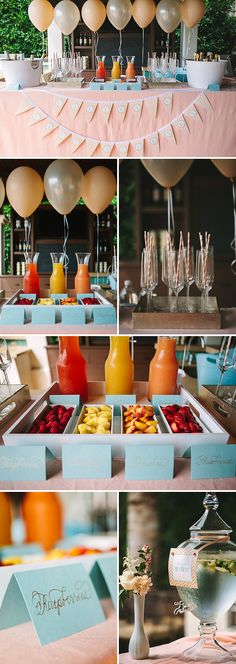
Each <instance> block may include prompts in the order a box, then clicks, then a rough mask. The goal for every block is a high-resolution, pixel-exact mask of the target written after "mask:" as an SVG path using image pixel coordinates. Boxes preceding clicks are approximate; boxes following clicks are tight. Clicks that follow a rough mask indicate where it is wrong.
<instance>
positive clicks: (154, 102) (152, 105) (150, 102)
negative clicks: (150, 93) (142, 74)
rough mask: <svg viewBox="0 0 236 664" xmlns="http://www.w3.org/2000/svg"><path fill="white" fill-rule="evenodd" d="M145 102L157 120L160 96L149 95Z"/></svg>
mask: <svg viewBox="0 0 236 664" xmlns="http://www.w3.org/2000/svg"><path fill="white" fill-rule="evenodd" d="M144 104H145V105H147V107H148V109H150V111H151V114H152V119H154V120H155V118H156V116H157V109H158V97H151V99H149V98H148V97H147V98H146V99H145V101H144Z"/></svg>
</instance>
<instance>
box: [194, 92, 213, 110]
mask: <svg viewBox="0 0 236 664" xmlns="http://www.w3.org/2000/svg"><path fill="white" fill-rule="evenodd" d="M196 104H199V106H203V108H207V109H208V110H209V111H213V110H214V109H213V106H212V105H211V102H210V101H209V99H208V97H207V95H205V93H204V92H203V93H202V95H201V96H200V97H199V98H198V99H196Z"/></svg>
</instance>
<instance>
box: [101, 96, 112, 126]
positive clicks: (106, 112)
mask: <svg viewBox="0 0 236 664" xmlns="http://www.w3.org/2000/svg"><path fill="white" fill-rule="evenodd" d="M112 108H113V103H112V102H107V101H106V102H104V104H100V110H101V112H102V115H103V116H104V118H105V119H106V121H107V122H109V119H110V115H111V111H112Z"/></svg>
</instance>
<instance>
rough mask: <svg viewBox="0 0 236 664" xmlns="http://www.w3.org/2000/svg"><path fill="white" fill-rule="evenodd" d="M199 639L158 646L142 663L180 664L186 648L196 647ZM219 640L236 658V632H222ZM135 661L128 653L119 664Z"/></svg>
mask: <svg viewBox="0 0 236 664" xmlns="http://www.w3.org/2000/svg"><path fill="white" fill-rule="evenodd" d="M197 638H198V637H196V636H193V637H188V638H186V637H185V638H184V639H179V640H178V641H173V643H168V644H167V645H164V646H157V647H156V648H151V649H150V655H149V658H148V659H143V660H142V662H143V664H150V661H151V662H152V664H165V662H167V661H168V664H179V662H180V661H183V660H181V659H180V655H181V654H182V652H183V651H184V650H185V649H186V648H191V646H193V645H194V643H195V642H196V640H197ZM217 639H218V641H219V642H220V643H221V644H222V645H223V647H224V648H227V649H228V650H230V652H232V653H234V656H235V655H236V632H235V633H230V634H222V633H220V632H218V633H217ZM190 661H191V660H189V659H186V662H190ZM206 661H207V662H209V663H210V662H211V663H212V664H215V660H214V657H212V659H211V660H210V659H207V660H206ZM133 662H134V660H133V659H131V657H130V656H129V655H128V653H125V654H124V655H120V657H119V664H133Z"/></svg>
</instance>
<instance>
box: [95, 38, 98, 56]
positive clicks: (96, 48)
mask: <svg viewBox="0 0 236 664" xmlns="http://www.w3.org/2000/svg"><path fill="white" fill-rule="evenodd" d="M98 43H99V34H98V32H95V59H96V57H97V51H98Z"/></svg>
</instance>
